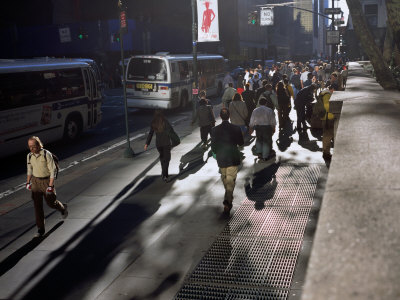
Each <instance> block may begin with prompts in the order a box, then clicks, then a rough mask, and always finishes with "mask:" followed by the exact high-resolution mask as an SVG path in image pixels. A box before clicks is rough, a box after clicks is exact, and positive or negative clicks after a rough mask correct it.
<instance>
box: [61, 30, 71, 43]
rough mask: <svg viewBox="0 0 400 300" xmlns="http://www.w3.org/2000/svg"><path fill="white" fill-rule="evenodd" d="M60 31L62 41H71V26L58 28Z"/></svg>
mask: <svg viewBox="0 0 400 300" xmlns="http://www.w3.org/2000/svg"><path fill="white" fill-rule="evenodd" d="M58 32H59V34H60V42H61V43H68V42H71V31H70V30H69V27H63V28H58Z"/></svg>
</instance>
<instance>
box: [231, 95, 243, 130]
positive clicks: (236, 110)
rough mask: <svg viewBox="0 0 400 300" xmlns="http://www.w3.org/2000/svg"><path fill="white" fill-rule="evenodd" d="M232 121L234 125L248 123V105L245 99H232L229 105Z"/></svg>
mask: <svg viewBox="0 0 400 300" xmlns="http://www.w3.org/2000/svg"><path fill="white" fill-rule="evenodd" d="M229 114H230V119H231V123H232V124H234V125H239V126H242V125H246V119H247V115H248V111H247V105H246V103H245V102H243V101H232V102H231V104H230V105H229Z"/></svg>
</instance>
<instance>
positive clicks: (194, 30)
mask: <svg viewBox="0 0 400 300" xmlns="http://www.w3.org/2000/svg"><path fill="white" fill-rule="evenodd" d="M196 20H197V17H196V0H192V42H193V79H194V82H193V84H192V120H194V117H195V114H196V97H197V94H198V85H197V84H198V74H197V21H196Z"/></svg>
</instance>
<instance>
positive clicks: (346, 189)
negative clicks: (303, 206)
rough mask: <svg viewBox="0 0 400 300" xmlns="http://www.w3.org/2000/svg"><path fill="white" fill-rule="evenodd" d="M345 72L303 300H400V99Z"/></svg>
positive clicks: (355, 70)
mask: <svg viewBox="0 0 400 300" xmlns="http://www.w3.org/2000/svg"><path fill="white" fill-rule="evenodd" d="M349 72H350V75H349V80H348V82H347V88H346V91H344V92H337V93H336V92H335V93H334V94H333V99H334V100H336V101H343V106H342V112H341V117H340V122H339V127H338V129H337V133H336V140H335V155H334V156H333V159H332V164H331V167H330V170H329V177H328V181H327V185H326V190H325V193H324V198H323V204H322V207H321V214H320V217H319V220H318V228H317V232H316V234H315V239H314V247H313V250H312V254H311V258H310V263H309V267H308V270H307V278H306V285H305V288H304V293H303V296H302V299H304V300H308V299H315V300H319V299H356V300H358V299H360V300H364V299H379V300H380V299H400V286H399V274H400V234H399V232H400V219H399V212H400V201H399V200H400V193H399V190H400V181H399V174H400V172H399V166H400V156H399V155H398V153H397V152H398V150H399V149H400V139H399V136H400V105H399V104H400V92H399V91H384V90H383V89H382V88H381V86H380V85H379V84H378V83H377V82H376V80H375V79H374V78H371V76H370V75H369V74H367V73H365V71H364V70H363V68H362V67H361V66H360V65H359V64H357V63H352V64H351V65H350V69H349Z"/></svg>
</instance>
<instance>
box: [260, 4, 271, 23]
mask: <svg viewBox="0 0 400 300" xmlns="http://www.w3.org/2000/svg"><path fill="white" fill-rule="evenodd" d="M272 25H274V11H273V10H272V8H265V9H261V11H260V26H272Z"/></svg>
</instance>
